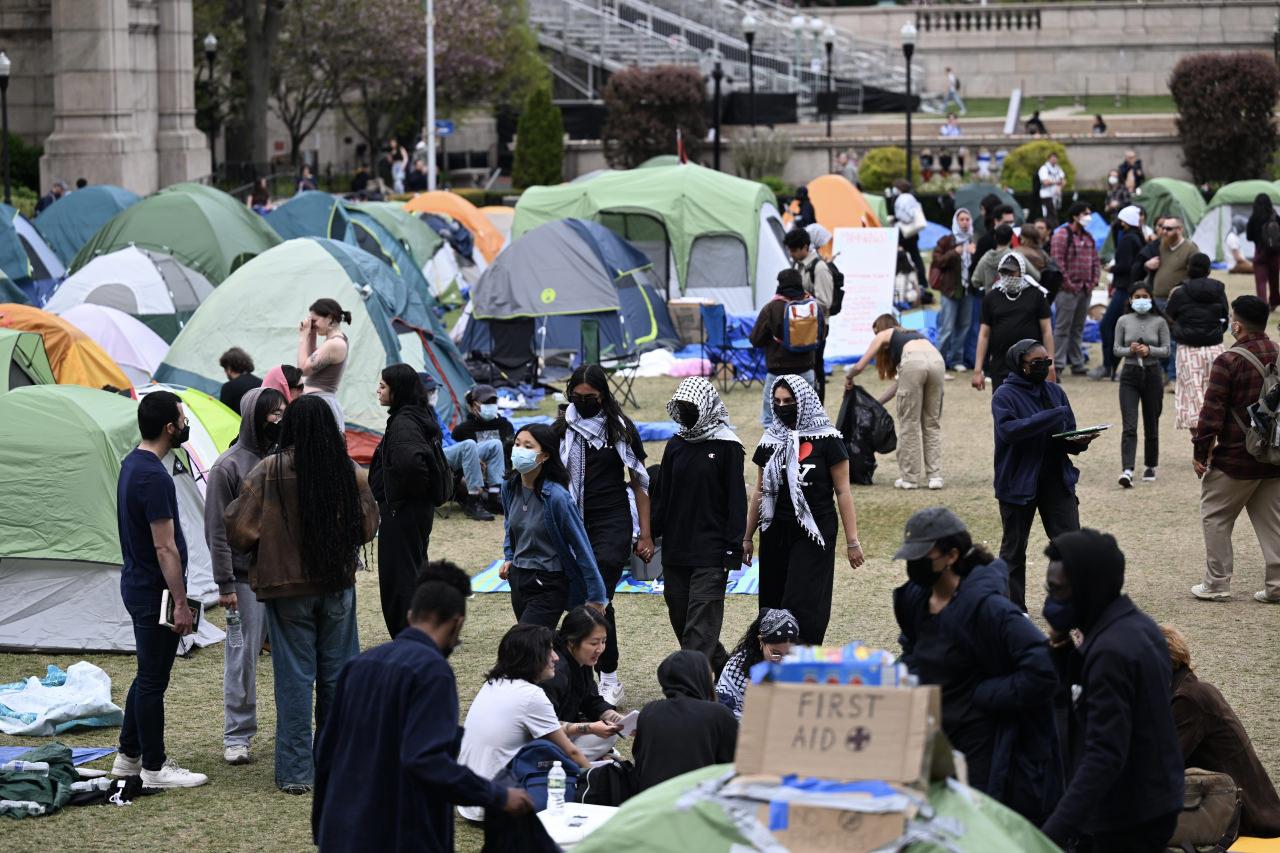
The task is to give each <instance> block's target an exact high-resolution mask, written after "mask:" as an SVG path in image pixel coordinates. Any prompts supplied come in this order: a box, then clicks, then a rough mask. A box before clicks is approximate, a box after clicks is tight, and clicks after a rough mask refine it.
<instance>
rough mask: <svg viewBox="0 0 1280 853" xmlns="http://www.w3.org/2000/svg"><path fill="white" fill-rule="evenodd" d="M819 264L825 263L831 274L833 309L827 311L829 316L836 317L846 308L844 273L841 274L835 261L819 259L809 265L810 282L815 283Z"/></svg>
mask: <svg viewBox="0 0 1280 853" xmlns="http://www.w3.org/2000/svg"><path fill="white" fill-rule="evenodd" d="M819 263H825V264H826V265H827V271H828V272H830V273H831V307H830V308H829V309H827V316H828V317H834V316H836V315H837V314H839V313H840V309H841V308H843V307H844V273H842V272H840V268H839V267H838V266H836V264H835V261H823V260H822V259H821V258H817V259H815V260H814V262H813V263H811V264H809V270H808V272H809V281H813V279H814V272H815V271H816V270H817V267H818V264H819Z"/></svg>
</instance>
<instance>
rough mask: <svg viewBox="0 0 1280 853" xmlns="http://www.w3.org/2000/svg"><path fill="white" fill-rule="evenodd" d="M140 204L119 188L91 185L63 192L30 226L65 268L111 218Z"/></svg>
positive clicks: (138, 198)
mask: <svg viewBox="0 0 1280 853" xmlns="http://www.w3.org/2000/svg"><path fill="white" fill-rule="evenodd" d="M140 201H142V196H140V195H138V194H137V193H135V192H130V191H129V190H126V189H123V188H122V187H113V186H111V185H110V184H94V185H91V186H87V187H85V188H84V189H82V190H76V191H75V192H73V193H67V194H66V195H64V196H63V197H62V198H60V199H58V200H57V202H55V203H54V204H51V205H50V206H49V207H47V208H45V209H44V211H43V212H42V213H41V214H40V215H39V216H37V217H36V219H35V222H33V223H32V224H33V225H35V227H36V230H37V231H39V232H40V234H41V235H42V236H43V237H44V239H45V241H46V242H48V244H49V248H51V249H53V251H54V253H55V254H57V256H58V258H59V259H60V260H61V261H62V264H63V265H64V266H65V265H66V264H69V263H71V262H72V261H73V260H75V257H76V253H77V252H79V251H80V249H81V248H83V247H84V244H85V243H88V242H89V239H90V238H91V237H93V235H94V234H96V233H98V229H99V228H101V227H102V226H103V225H106V224H107V221H108V220H110V219H111V217H113V216H115V215H116V214H117V213H119V212H120V211H122V210H124V209H125V208H127V207H132V206H133V205H135V204H137V203H138V202H140Z"/></svg>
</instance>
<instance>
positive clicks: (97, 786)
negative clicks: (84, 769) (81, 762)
mask: <svg viewBox="0 0 1280 853" xmlns="http://www.w3.org/2000/svg"><path fill="white" fill-rule="evenodd" d="M110 787H111V780H110V779H108V778H107V777H105V776H102V777H100V778H97V779H82V780H81V781H79V782H72V783H71V790H72V791H73V792H75V793H77V794H83V793H85V792H87V791H105V790H107V789H109V788H110Z"/></svg>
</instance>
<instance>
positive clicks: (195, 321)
mask: <svg viewBox="0 0 1280 853" xmlns="http://www.w3.org/2000/svg"><path fill="white" fill-rule="evenodd" d="M326 296H327V297H329V298H331V299H336V300H337V301H338V303H339V304H340V305H342V307H343V308H345V309H347V310H349V311H350V312H351V316H352V323H351V325H350V327H347V328H344V329H343V331H344V332H346V334H347V337H348V340H349V344H350V348H349V350H348V354H347V366H346V371H345V373H344V375H343V379H342V384H341V385H340V386H339V388H338V400H339V402H340V403H341V404H342V409H343V413H344V415H345V416H346V419H347V423H346V425H345V426H346V433H347V448H348V450H349V451H350V452H351V455H352V457H353V458H355V459H356V460H357V461H361V462H368V461H369V459H370V458H372V454H373V449H374V447H376V446H377V443H378V441H379V438H380V436H381V435H382V430H383V427H384V425H385V423H386V419H387V412H386V409H384V408H382V407H381V406H379V405H378V401H377V398H376V396H375V394H374V387H375V386H376V384H377V381H378V379H377V377H378V373H379V372H380V371H381V370H382V368H384V367H386V366H387V365H389V364H395V363H397V362H401V361H403V362H406V363H408V364H410V365H412V366H413V367H414V368H415V369H417V370H419V371H426V372H427V373H430V374H431V375H432V376H433V377H434V378H435V379H436V381H437V382H438V383H440V388H441V393H440V400H439V403H438V405H437V408H436V411H437V413H438V414H439V415H440V419H441V422H442V423H443V424H445V426H446V428H447V427H448V426H450V425H452V424H453V423H456V422H457V420H458V419H459V418H460V416H461V415H462V414H463V411H462V410H463V405H462V399H463V395H464V394H465V393H466V391H467V389H468V388H470V387H471V385H472V381H471V377H470V375H469V374H468V373H467V371H466V366H465V364H463V361H462V356H461V355H460V354H459V353H458V350H457V347H455V346H454V345H453V341H451V340H450V339H449V336H448V335H447V334H445V333H444V331H443V327H442V326H440V325H439V321H438V320H436V319H435V317H434V314H433V312H431V311H429V310H428V309H427V307H426V306H425V305H424V303H423V302H422V300H421V298H420V297H419V295H418V294H417V293H415V292H413V291H412V289H411V288H409V287H408V286H407V285H406V284H405V283H404V280H403V279H401V278H400V276H398V275H395V274H394V273H393V272H392V271H391V269H390V268H389V267H387V266H386V264H384V263H382V262H380V261H379V260H378V259H376V258H374V257H373V256H372V255H370V254H369V253H367V252H364V251H361V250H360V249H358V248H356V247H354V246H349V245H347V244H345V243H339V242H337V241H335V240H327V239H323V238H315V237H308V238H302V239H297V240H289V241H288V242H285V243H282V244H281V245H279V246H277V247H276V248H274V249H272V250H271V251H269V252H264V253H263V254H262V255H259V256H258V257H257V258H254V259H253V260H252V261H250V262H249V263H247V264H245V265H244V266H243V267H241V268H240V269H239V270H237V271H236V272H235V273H234V274H232V276H231V277H230V278H228V279H227V280H226V281H225V282H223V284H222V285H221V286H220V287H218V288H217V289H216V290H215V291H214V292H213V295H212V296H210V297H209V299H208V300H207V301H206V302H205V303H204V304H203V305H202V306H201V307H200V310H199V311H198V312H196V314H195V316H194V317H192V318H191V322H189V323H188V324H187V325H186V327H185V328H184V329H183V330H182V332H181V333H180V334H179V335H178V337H177V338H176V339H175V340H174V342H173V346H172V347H170V349H169V354H168V355H167V356H166V357H165V360H164V363H162V364H161V365H160V367H159V368H158V369H157V370H156V381H157V382H172V383H177V384H180V385H187V386H190V387H192V388H198V389H199V390H201V391H204V392H206V393H209V394H216V393H217V392H218V388H219V387H220V386H221V385H222V382H223V381H224V378H223V376H222V371H221V369H220V368H219V367H218V356H219V355H220V354H221V353H222V352H224V351H225V350H226V349H227V347H230V346H240V347H243V348H244V349H245V350H247V351H249V352H251V353H253V354H254V358H255V359H256V360H257V361H258V363H259V364H263V365H274V364H281V363H285V364H293V363H294V362H295V360H296V359H297V351H298V344H297V341H298V321H299V320H300V319H302V318H303V317H305V316H306V313H307V310H308V308H310V306H311V304H312V303H313V302H315V301H316V300H317V299H320V298H321V297H326Z"/></svg>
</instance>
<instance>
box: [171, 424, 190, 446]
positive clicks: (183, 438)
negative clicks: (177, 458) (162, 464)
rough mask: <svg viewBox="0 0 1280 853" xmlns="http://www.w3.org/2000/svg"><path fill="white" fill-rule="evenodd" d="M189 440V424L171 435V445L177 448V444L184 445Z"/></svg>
mask: <svg viewBox="0 0 1280 853" xmlns="http://www.w3.org/2000/svg"><path fill="white" fill-rule="evenodd" d="M190 438H191V424H187V425H186V426H184V427H183V428H182V429H180V430H178V431H177V432H175V433H174V434H173V444H174V446H175V447H177V446H178V445H179V444H186V443H187V441H188V440H190Z"/></svg>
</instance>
